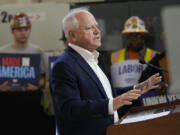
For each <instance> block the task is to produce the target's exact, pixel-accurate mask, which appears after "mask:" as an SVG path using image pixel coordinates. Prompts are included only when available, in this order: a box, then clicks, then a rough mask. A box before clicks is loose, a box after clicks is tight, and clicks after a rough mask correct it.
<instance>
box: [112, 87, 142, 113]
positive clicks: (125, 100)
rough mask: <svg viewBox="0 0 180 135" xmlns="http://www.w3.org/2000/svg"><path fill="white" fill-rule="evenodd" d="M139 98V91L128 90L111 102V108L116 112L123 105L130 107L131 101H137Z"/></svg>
mask: <svg viewBox="0 0 180 135" xmlns="http://www.w3.org/2000/svg"><path fill="white" fill-rule="evenodd" d="M140 96H141V90H136V89H135V90H130V91H128V92H126V93H124V94H122V95H120V96H118V97H116V98H115V99H114V100H113V108H114V109H115V110H117V109H118V108H119V107H121V106H124V105H131V104H132V101H133V100H136V99H138V98H139V97H140Z"/></svg>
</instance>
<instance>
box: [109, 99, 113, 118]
mask: <svg viewBox="0 0 180 135" xmlns="http://www.w3.org/2000/svg"><path fill="white" fill-rule="evenodd" d="M108 113H109V115H113V114H114V109H113V98H111V99H109V104H108Z"/></svg>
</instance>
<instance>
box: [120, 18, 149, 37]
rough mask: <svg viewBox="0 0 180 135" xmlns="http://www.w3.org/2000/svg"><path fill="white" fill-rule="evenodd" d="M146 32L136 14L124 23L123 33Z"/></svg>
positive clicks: (142, 22)
mask: <svg viewBox="0 0 180 135" xmlns="http://www.w3.org/2000/svg"><path fill="white" fill-rule="evenodd" d="M138 32H141V33H147V32H148V31H147V30H146V27H145V23H144V21H143V20H142V19H140V18H139V17H138V16H132V17H130V18H129V19H127V21H126V22H125V24H124V29H123V31H122V33H123V34H127V33H138Z"/></svg>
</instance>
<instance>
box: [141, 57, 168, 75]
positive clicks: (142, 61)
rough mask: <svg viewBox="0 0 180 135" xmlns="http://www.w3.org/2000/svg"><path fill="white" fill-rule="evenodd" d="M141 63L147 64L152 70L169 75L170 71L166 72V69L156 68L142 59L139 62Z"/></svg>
mask: <svg viewBox="0 0 180 135" xmlns="http://www.w3.org/2000/svg"><path fill="white" fill-rule="evenodd" d="M139 63H141V64H146V65H148V66H149V67H151V68H154V69H157V70H160V71H163V72H166V73H169V71H168V70H166V69H164V68H160V67H158V66H155V65H153V64H150V63H148V62H146V61H144V60H142V59H140V60H139Z"/></svg>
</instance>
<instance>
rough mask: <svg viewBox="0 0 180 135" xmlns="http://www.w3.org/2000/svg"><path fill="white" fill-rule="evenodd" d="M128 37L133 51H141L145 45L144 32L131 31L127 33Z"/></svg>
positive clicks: (129, 46)
mask: <svg viewBox="0 0 180 135" xmlns="http://www.w3.org/2000/svg"><path fill="white" fill-rule="evenodd" d="M127 38H128V49H130V50H132V51H136V52H138V51H140V50H141V49H142V48H143V45H144V34H140V33H130V34H127Z"/></svg>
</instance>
